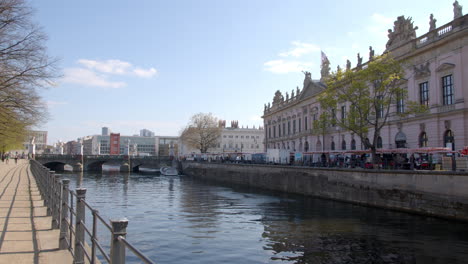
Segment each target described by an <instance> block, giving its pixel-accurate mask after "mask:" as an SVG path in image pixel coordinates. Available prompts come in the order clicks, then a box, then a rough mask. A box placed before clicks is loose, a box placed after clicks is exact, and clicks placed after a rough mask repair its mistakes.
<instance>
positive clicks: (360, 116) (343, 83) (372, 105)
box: [319, 53, 427, 162]
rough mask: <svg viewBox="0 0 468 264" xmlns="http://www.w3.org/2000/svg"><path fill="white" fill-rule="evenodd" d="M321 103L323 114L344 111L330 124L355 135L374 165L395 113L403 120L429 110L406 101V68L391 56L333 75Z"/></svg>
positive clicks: (331, 119) (329, 122)
mask: <svg viewBox="0 0 468 264" xmlns="http://www.w3.org/2000/svg"><path fill="white" fill-rule="evenodd" d="M319 102H320V105H321V107H322V111H323V112H328V113H331V112H334V111H335V110H334V109H339V110H342V109H343V110H344V113H341V112H340V114H341V115H339V118H338V117H332V118H330V119H329V120H328V124H329V125H330V126H335V125H336V126H339V127H341V128H342V129H344V130H347V131H351V132H353V133H355V134H356V135H357V136H358V137H359V138H360V139H361V142H363V144H364V147H365V148H366V149H370V150H371V152H372V157H373V161H374V162H377V160H376V157H377V156H376V155H375V154H376V150H377V140H378V138H379V136H380V132H381V130H382V128H383V127H384V126H386V125H387V124H388V122H389V117H391V116H392V114H394V113H396V114H397V115H399V116H402V117H403V116H407V115H409V114H415V113H421V112H425V111H427V108H426V107H424V106H421V105H419V104H417V103H415V102H408V101H407V89H406V85H405V80H404V69H403V65H402V63H401V62H399V61H397V60H395V59H393V58H392V57H391V55H390V54H388V53H387V54H384V55H381V56H378V57H375V58H374V59H373V60H372V61H370V62H369V63H368V64H367V65H366V67H364V68H362V69H354V70H346V71H341V70H339V71H337V72H336V73H334V74H332V75H331V76H330V78H329V79H328V81H327V89H326V90H325V91H324V92H323V93H322V94H321V95H320V96H319ZM404 107H406V109H405V108H404ZM395 109H396V110H395ZM333 122H335V124H332V123H333ZM371 131H372V132H373V134H372V135H370V132H371Z"/></svg>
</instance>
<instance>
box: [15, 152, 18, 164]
mask: <svg viewBox="0 0 468 264" xmlns="http://www.w3.org/2000/svg"><path fill="white" fill-rule="evenodd" d="M15 164H18V154H16V155H15Z"/></svg>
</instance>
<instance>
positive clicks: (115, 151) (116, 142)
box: [109, 133, 120, 155]
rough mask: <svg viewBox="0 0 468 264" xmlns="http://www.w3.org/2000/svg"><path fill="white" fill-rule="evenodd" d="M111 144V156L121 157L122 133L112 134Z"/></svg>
mask: <svg viewBox="0 0 468 264" xmlns="http://www.w3.org/2000/svg"><path fill="white" fill-rule="evenodd" d="M109 144H110V150H109V154H111V155H119V154H120V133H111V134H110V142H109Z"/></svg>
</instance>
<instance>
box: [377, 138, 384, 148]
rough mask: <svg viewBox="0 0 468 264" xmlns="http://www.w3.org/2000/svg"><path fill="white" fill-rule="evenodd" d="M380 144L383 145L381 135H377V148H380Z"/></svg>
mask: <svg viewBox="0 0 468 264" xmlns="http://www.w3.org/2000/svg"><path fill="white" fill-rule="evenodd" d="M382 145H383V144H382V137H381V136H379V137H378V138H377V148H382Z"/></svg>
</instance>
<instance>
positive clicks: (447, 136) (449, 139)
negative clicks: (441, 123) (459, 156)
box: [444, 130, 455, 150]
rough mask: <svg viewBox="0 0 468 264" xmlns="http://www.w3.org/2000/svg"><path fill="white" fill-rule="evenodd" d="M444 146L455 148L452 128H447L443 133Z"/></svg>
mask: <svg viewBox="0 0 468 264" xmlns="http://www.w3.org/2000/svg"><path fill="white" fill-rule="evenodd" d="M444 146H445V147H446V148H451V149H452V150H455V138H454V136H453V132H452V130H447V131H445V133H444Z"/></svg>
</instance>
